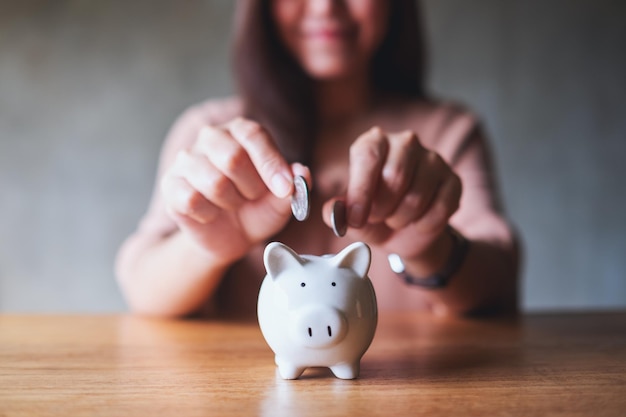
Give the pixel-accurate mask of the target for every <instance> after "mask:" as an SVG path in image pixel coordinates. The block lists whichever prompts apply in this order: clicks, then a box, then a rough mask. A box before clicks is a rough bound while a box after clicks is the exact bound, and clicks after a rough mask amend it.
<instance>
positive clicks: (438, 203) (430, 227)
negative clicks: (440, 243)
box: [415, 173, 463, 234]
mask: <svg viewBox="0 0 626 417" xmlns="http://www.w3.org/2000/svg"><path fill="white" fill-rule="evenodd" d="M462 188H463V187H462V184H461V180H460V179H459V177H458V176H457V175H456V174H454V173H452V174H451V175H449V176H447V177H446V179H445V181H444V182H443V183H442V185H441V187H440V188H439V190H438V192H437V195H436V197H435V199H434V200H433V201H432V203H431V204H430V206H429V207H428V209H427V210H426V212H425V213H424V215H423V216H421V217H420V218H419V219H418V220H417V222H415V229H416V231H417V232H419V233H424V234H428V233H437V232H439V231H441V230H443V229H444V228H445V227H446V225H447V224H448V221H449V219H450V217H451V216H452V215H453V214H454V212H456V211H457V209H458V208H459V202H460V199H461V193H462Z"/></svg>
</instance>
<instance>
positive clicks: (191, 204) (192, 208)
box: [161, 175, 219, 224]
mask: <svg viewBox="0 0 626 417" xmlns="http://www.w3.org/2000/svg"><path fill="white" fill-rule="evenodd" d="M161 191H162V193H163V199H164V200H165V206H166V209H167V211H168V213H169V214H170V215H172V217H174V220H177V217H180V216H185V217H188V218H189V219H191V220H194V221H196V222H198V223H200V224H206V223H209V222H210V221H211V220H213V219H214V218H215V217H216V216H217V214H218V212H219V209H218V208H217V207H215V206H214V205H213V204H211V203H210V202H209V201H207V199H206V198H204V196H203V195H202V194H201V193H200V192H198V191H197V190H195V189H194V188H193V187H192V186H191V185H189V183H188V182H187V181H186V180H185V179H184V178H181V177H177V176H173V175H166V176H164V177H163V180H162V181H161Z"/></svg>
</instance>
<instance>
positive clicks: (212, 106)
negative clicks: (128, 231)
mask: <svg viewBox="0 0 626 417" xmlns="http://www.w3.org/2000/svg"><path fill="white" fill-rule="evenodd" d="M241 113H242V106H241V103H240V101H239V100H237V99H226V100H212V101H208V102H206V103H202V104H200V105H197V106H195V107H192V108H190V109H189V110H187V111H186V112H185V113H184V114H183V115H182V116H181V117H180V118H179V120H178V121H177V122H176V123H175V125H174V126H173V128H172V129H171V131H170V133H169V136H168V138H167V140H166V141H165V144H164V146H163V150H162V154H161V160H160V167H159V172H158V178H157V184H158V183H159V180H160V177H161V175H163V172H164V171H165V169H166V168H167V167H168V166H169V165H170V164H172V162H173V160H174V158H175V156H176V154H177V152H178V151H179V150H181V149H184V148H187V147H190V146H191V144H192V143H193V141H194V140H195V138H196V136H197V134H198V131H199V129H200V128H201V127H202V126H203V125H207V124H210V125H218V124H221V123H225V122H227V121H229V120H231V119H233V118H235V117H236V116H239V115H241ZM374 125H378V126H380V127H381V128H382V129H383V130H385V131H389V132H394V131H400V130H406V129H410V130H413V131H414V132H416V133H417V135H418V137H419V138H420V140H421V141H422V144H423V145H424V146H425V147H426V148H429V149H432V150H434V151H436V152H438V153H439V154H440V155H441V156H442V157H443V158H444V159H445V160H446V161H447V162H448V163H449V164H450V165H451V166H452V167H453V169H454V170H455V172H456V173H457V174H458V175H459V176H460V178H461V180H462V183H463V194H462V198H461V204H460V208H459V210H458V211H457V212H456V213H455V214H454V215H453V217H452V218H451V221H450V223H451V225H452V226H454V227H455V228H456V229H457V230H459V231H460V232H461V233H463V234H464V235H465V236H466V237H467V238H469V239H476V240H483V241H489V242H492V243H494V244H496V245H502V246H506V247H511V246H512V242H513V240H514V236H513V233H512V231H511V227H510V226H509V224H508V223H507V222H506V221H505V219H504V218H503V215H502V212H501V206H500V203H499V197H498V192H497V189H496V183H495V174H494V171H493V167H492V163H491V160H490V155H489V147H488V144H487V141H486V139H485V137H484V135H483V132H482V131H481V129H480V127H479V124H478V122H477V119H476V118H475V117H474V116H473V115H472V114H471V113H470V112H468V111H466V110H464V109H463V108H461V107H459V106H457V105H452V104H446V103H433V102H394V103H388V104H386V105H385V106H384V108H383V109H379V110H377V111H376V112H374V113H373V114H372V115H370V116H368V117H367V118H365V119H364V120H363V121H362V123H361V124H360V125H358V126H356V127H355V130H354V132H351V133H350V134H351V135H353V137H354V138H356V137H357V136H358V134H360V133H362V132H364V131H366V130H367V129H368V128H370V127H372V126H374ZM321 152H322V153H321V154H320V155H315V156H314V158H313V160H314V163H313V166H311V170H312V174H313V178H314V184H313V189H314V191H315V195H314V201H313V207H312V214H311V217H310V218H309V219H308V220H307V221H306V222H304V223H298V222H296V221H292V222H290V223H289V224H288V225H287V227H286V228H285V229H284V230H283V231H282V232H281V233H280V234H279V235H278V236H276V237H275V238H274V240H278V241H281V242H283V243H285V244H287V245H288V246H290V247H292V248H293V249H294V250H296V252H299V253H310V254H315V255H319V254H323V253H336V252H338V251H339V250H341V249H342V248H343V247H345V246H347V245H348V244H349V243H351V242H350V241H349V240H347V238H336V237H335V236H334V235H333V233H332V231H331V230H330V229H329V228H328V227H327V226H326V225H325V224H324V223H323V222H322V218H321V205H322V203H323V202H324V201H326V200H327V199H328V198H330V197H332V196H333V195H337V194H339V193H341V192H343V190H342V186H343V184H345V178H347V153H346V152H347V149H327V150H323V151H321ZM344 190H345V188H344ZM176 231H177V226H176V224H175V223H174V222H173V221H172V220H171V219H170V218H169V217H168V215H167V213H166V212H165V208H164V204H163V201H162V198H161V196H160V193H159V192H158V187H155V192H154V195H153V198H152V201H151V204H150V207H149V209H148V212H147V213H146V215H145V216H144V217H143V219H142V220H141V223H140V225H139V228H138V230H137V231H136V233H135V234H134V236H133V238H132V239H129V240H130V243H129V244H127V245H125V247H124V249H123V252H127V253H126V254H125V253H121V256H122V257H123V256H125V255H128V254H129V253H131V252H136V249H137V247H139V246H142V245H145V244H146V242H154V240H159V239H163V238H164V237H166V236H168V235H170V234H172V233H175V232H176ZM263 249H264V248H263V247H262V246H260V247H258V248H256V249H254V250H253V251H251V252H250V253H249V255H248V256H247V257H245V258H244V259H242V260H240V261H239V262H238V263H237V264H235V265H234V266H233V267H232V268H231V270H230V272H229V273H228V274H227V276H226V277H225V278H224V280H223V282H222V284H221V286H220V288H219V290H218V292H217V294H216V297H214V299H213V300H207V312H209V311H212V312H216V311H217V312H219V314H220V315H237V316H239V315H242V314H243V315H246V316H253V315H254V314H255V308H256V297H257V294H258V290H259V286H260V283H261V281H262V279H263V277H264V275H265V270H264V267H263V264H262V253H263ZM373 249H374V248H373ZM131 256H132V255H131ZM386 257H387V254H386V253H382V252H381V251H377V250H375V249H374V250H373V251H372V266H371V269H370V273H369V276H370V278H371V279H372V282H373V284H374V287H375V289H376V293H377V298H378V303H379V308H380V309H381V310H385V309H395V310H398V309H400V310H406V309H423V308H428V304H427V303H426V301H425V297H424V290H421V289H418V288H413V287H407V286H406V284H404V283H403V282H402V281H401V280H400V279H399V278H398V277H397V276H396V275H395V274H394V273H393V272H392V271H391V270H390V268H389V266H388V263H387V258H386Z"/></svg>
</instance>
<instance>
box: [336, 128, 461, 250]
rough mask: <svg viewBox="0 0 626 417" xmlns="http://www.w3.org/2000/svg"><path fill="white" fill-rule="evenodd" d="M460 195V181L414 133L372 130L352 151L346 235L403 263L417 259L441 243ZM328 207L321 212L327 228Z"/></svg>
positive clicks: (357, 142) (356, 143)
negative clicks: (392, 254) (396, 257)
mask: <svg viewBox="0 0 626 417" xmlns="http://www.w3.org/2000/svg"><path fill="white" fill-rule="evenodd" d="M461 191H462V185H461V180H460V179H459V177H458V176H457V175H456V174H455V173H454V171H452V169H451V168H450V166H449V165H448V164H447V163H446V162H445V161H444V160H443V159H442V158H441V156H439V155H438V154H437V153H436V152H433V151H430V150H428V149H426V148H424V147H423V146H422V144H421V143H420V141H419V139H418V137H417V135H416V134H415V133H414V132H411V131H404V132H400V133H386V132H383V131H382V130H381V129H380V128H377V127H375V128H372V129H370V130H368V131H367V132H365V133H364V134H362V135H361V136H359V138H357V140H356V141H355V142H354V143H353V144H352V146H351V147H350V168H349V179H348V185H347V192H346V196H345V203H346V207H347V219H348V226H349V229H348V233H349V234H350V237H351V238H354V239H358V240H363V241H365V242H367V243H369V244H371V245H373V246H379V247H382V248H383V249H384V250H385V251H387V252H390V253H391V252H393V253H397V254H399V255H400V256H401V257H402V258H403V259H420V257H423V256H424V255H425V254H426V253H428V251H429V249H430V248H431V247H432V246H433V245H434V244H435V243H436V242H437V241H441V238H442V236H443V235H444V231H445V230H446V226H447V225H448V220H449V218H450V216H452V214H454V212H455V211H456V210H457V209H458V207H459V201H460V198H461ZM332 203H333V201H329V202H327V203H326V204H325V207H324V214H325V216H324V218H325V219H326V222H327V223H329V224H330V211H331V207H332Z"/></svg>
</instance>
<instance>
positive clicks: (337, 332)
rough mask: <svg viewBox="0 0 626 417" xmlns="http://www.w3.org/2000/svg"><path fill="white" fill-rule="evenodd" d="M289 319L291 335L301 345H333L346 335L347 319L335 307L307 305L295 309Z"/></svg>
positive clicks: (321, 346) (323, 346)
mask: <svg viewBox="0 0 626 417" xmlns="http://www.w3.org/2000/svg"><path fill="white" fill-rule="evenodd" d="M290 314H293V316H292V320H291V335H292V337H293V338H294V339H295V340H296V341H297V342H298V343H299V344H300V345H301V346H306V347H310V348H325V347H329V346H333V345H335V344H337V343H339V342H340V341H342V340H343V338H344V337H345V336H346V333H347V331H348V321H347V320H346V317H345V315H344V314H343V313H342V312H341V311H339V310H337V309H336V308H333V307H329V306H323V305H309V306H305V307H301V308H299V309H297V310H295V311H291V312H290Z"/></svg>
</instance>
